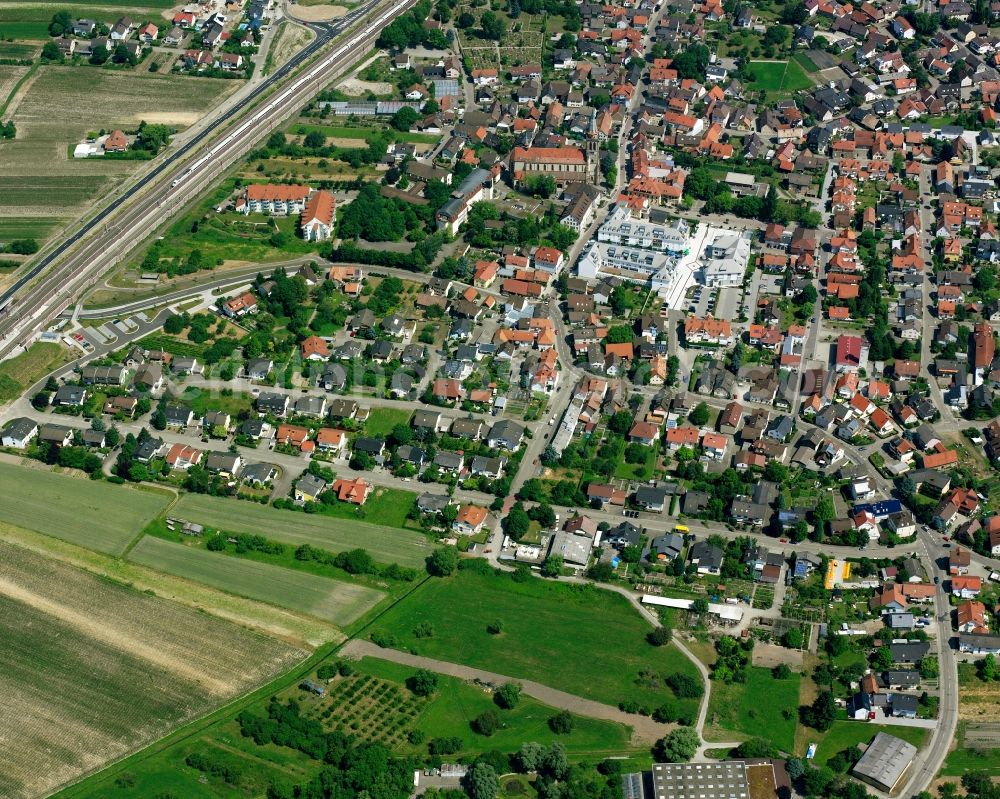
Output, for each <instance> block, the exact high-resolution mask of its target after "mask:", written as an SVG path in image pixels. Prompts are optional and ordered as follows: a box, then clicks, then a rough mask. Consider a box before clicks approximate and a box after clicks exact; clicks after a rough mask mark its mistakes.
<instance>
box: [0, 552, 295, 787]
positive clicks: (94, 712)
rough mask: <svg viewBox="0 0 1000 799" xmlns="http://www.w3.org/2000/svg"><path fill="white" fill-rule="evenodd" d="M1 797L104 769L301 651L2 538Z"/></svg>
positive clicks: (276, 670) (259, 680)
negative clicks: (112, 761)
mask: <svg viewBox="0 0 1000 799" xmlns="http://www.w3.org/2000/svg"><path fill="white" fill-rule="evenodd" d="M0 562H2V563H3V571H2V574H0V638H2V640H3V646H2V647H0V693H2V696H3V697H4V702H3V705H4V710H3V712H2V713H0V740H2V741H3V746H2V747H0V796H4V797H7V798H8V799H27V798H28V797H31V798H32V799H33V798H34V797H38V796H43V795H48V794H49V793H51V792H52V791H53V790H54V789H55V788H56V787H58V786H59V785H61V784H63V783H65V782H67V781H69V780H72V779H76V778H78V777H79V776H81V775H83V774H85V773H87V772H90V771H93V770H95V769H98V768H100V767H102V766H103V765H105V764H106V763H108V762H109V761H111V760H113V759H116V758H118V757H121V756H122V755H125V754H127V753H128V752H130V751H132V750H134V749H137V748H139V747H140V746H142V745H144V744H146V743H149V742H150V741H153V740H155V739H157V738H160V737H162V736H163V735H165V734H166V733H168V732H169V731H170V730H172V729H173V728H174V727H176V726H178V725H179V724H181V723H183V722H184V721H187V720H189V719H191V718H192V717H194V716H196V715H199V714H201V713H204V712H206V711H207V710H209V709H211V708H212V707H215V706H217V705H220V704H223V703H224V702H226V701H227V700H229V699H231V698H233V697H235V696H237V695H239V694H242V693H244V692H245V691H246V690H248V689H250V688H252V687H253V686H256V685H258V684H261V683H263V682H265V681H266V680H268V679H270V678H272V677H273V676H274V675H276V674H277V673H279V672H282V671H284V670H286V669H288V668H290V667H291V665H292V664H293V663H294V662H296V661H298V660H299V659H301V658H302V657H304V655H305V653H304V652H303V651H301V650H298V649H295V648H293V647H290V646H288V645H287V644H284V643H282V642H279V641H277V640H275V639H271V638H266V637H264V636H261V635H257V634H255V633H252V632H250V631H248V630H246V629H244V628H242V627H240V626H238V625H235V624H230V623H229V622H225V621H222V620H220V619H218V618H215V617H214V616H210V615H208V614H206V613H201V612H199V611H197V610H194V609H192V608H186V607H183V606H181V605H178V604H175V603H172V602H169V601H167V600H164V599H159V598H157V597H153V596H149V595H147V594H144V593H142V592H140V591H137V590H135V589H132V588H128V587H125V586H123V585H121V584H118V583H115V582H112V581H110V580H102V579H101V578H99V577H96V576H94V575H92V574H90V573H88V572H85V571H82V570H79V569H76V568H73V567H71V566H67V565H64V564H61V563H58V562H56V561H54V560H52V559H50V558H47V557H45V556H43V555H39V554H36V553H34V552H31V551H29V550H26V549H22V548H21V547H17V546H14V545H12V544H8V543H6V542H0Z"/></svg>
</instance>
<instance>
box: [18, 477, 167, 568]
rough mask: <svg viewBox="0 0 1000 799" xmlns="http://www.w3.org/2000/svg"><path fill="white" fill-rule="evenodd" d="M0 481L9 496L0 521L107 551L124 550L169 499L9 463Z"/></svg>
mask: <svg viewBox="0 0 1000 799" xmlns="http://www.w3.org/2000/svg"><path fill="white" fill-rule="evenodd" d="M0 485H2V486H3V487H4V490H5V492H6V494H7V497H8V499H7V500H5V501H4V502H0V521H4V522H9V523H10V524H15V525H17V526H19V527H27V528H28V529H29V530H35V531H36V532H39V533H45V534H46V535H51V536H54V537H55V538H61V539H63V540H64V541H70V542H71V543H74V544H79V545H80V546H82V547H87V548H88V549H94V550H97V551H98V552H106V553H108V554H110V555H120V554H121V553H122V552H124V551H125V548H126V547H127V546H128V544H129V542H130V541H131V540H132V539H133V538H135V536H136V535H138V534H139V531H140V530H142V529H143V528H144V527H145V526H146V525H147V524H149V522H150V521H151V520H152V519H153V518H154V517H155V516H157V515H158V514H159V513H160V512H161V511H162V510H163V509H164V508H165V507H166V505H167V502H168V497H167V495H166V494H163V493H154V492H152V491H142V490H136V489H131V488H126V487H124V486H116V485H111V484H110V483H104V482H95V481H93V480H88V479H84V478H80V477H71V476H69V475H65V474H56V473H55V472H50V471H47V470H45V469H37V468H27V467H21V466H13V465H11V464H9V463H0ZM10 497H16V500H11V499H9V498H10Z"/></svg>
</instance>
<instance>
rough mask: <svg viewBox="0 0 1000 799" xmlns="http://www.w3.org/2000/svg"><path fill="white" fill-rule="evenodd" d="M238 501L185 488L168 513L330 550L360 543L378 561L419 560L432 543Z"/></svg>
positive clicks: (409, 534)
mask: <svg viewBox="0 0 1000 799" xmlns="http://www.w3.org/2000/svg"><path fill="white" fill-rule="evenodd" d="M236 502H238V500H234V499H223V498H221V497H210V496H207V495H206V494H186V495H185V496H183V497H181V499H180V501H179V502H178V503H177V505H176V506H174V508H173V510H172V513H173V515H175V516H178V517H180V518H182V519H186V520H188V521H193V522H200V523H201V524H205V525H208V526H209V527H214V528H216V529H219V530H226V531H227V532H231V533H251V534H260V535H263V536H266V537H267V538H271V539H273V540H275V541H283V542H285V543H287V544H294V545H295V546H298V545H299V544H311V545H312V546H315V547H320V548H322V549H326V550H329V551H330V552H341V551H343V550H347V549H355V548H357V547H362V548H364V549H366V550H368V552H369V553H371V556H372V557H373V558H375V560H377V561H379V562H380V563H398V564H399V565H400V566H422V565H423V563H424V558H426V557H427V556H428V555H429V554H430V553H431V551H432V550H433V549H434V547H433V545H432V544H431V542H430V541H428V540H427V538H426V537H425V536H423V535H421V534H420V533H417V532H414V531H412V530H401V529H396V528H392V527H384V526H381V525H377V524H371V523H369V522H363V521H346V520H344V519H336V518H331V517H329V516H326V515H321V514H306V513H299V512H296V511H287V510H278V509H277V508H271V507H267V506H264V505H257V504H255V503H251V502H241V503H239V504H234V503H236Z"/></svg>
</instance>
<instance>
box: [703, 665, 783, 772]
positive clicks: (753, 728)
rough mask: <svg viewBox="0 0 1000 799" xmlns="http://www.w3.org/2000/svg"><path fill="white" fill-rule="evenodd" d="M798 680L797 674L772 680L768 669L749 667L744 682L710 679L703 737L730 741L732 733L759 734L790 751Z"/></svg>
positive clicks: (748, 735) (738, 734) (732, 737)
mask: <svg viewBox="0 0 1000 799" xmlns="http://www.w3.org/2000/svg"><path fill="white" fill-rule="evenodd" d="M800 681H801V678H800V676H799V675H798V674H792V676H791V677H789V678H788V679H785V680H776V679H775V678H774V677H772V676H771V671H770V670H769V669H763V668H759V667H752V668H750V669H749V672H748V676H747V681H746V683H743V684H740V683H734V684H733V685H726V684H725V683H719V682H713V683H712V691H711V697H710V699H709V704H708V715H707V716H706V720H705V726H706V737H707V739H708V740H723V741H731V740H733V739H734V736H733V735H732V733H736V734H737V736H736V737H739V736H741V735H742V736H745V737H747V738H753V737H757V736H760V737H763V738H767V739H768V740H769V741H772V742H773V743H774V745H775V746H777V747H778V748H779V749H780V750H782V751H783V752H792V751H793V750H794V746H795V725H796V723H797V721H798V711H797V710H796V708H797V707H798V704H799V683H800ZM786 711H787V714H786Z"/></svg>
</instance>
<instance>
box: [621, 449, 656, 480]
mask: <svg viewBox="0 0 1000 799" xmlns="http://www.w3.org/2000/svg"><path fill="white" fill-rule="evenodd" d="M656 452H657V449H656V447H648V448H647V449H646V460H644V461H643V462H642V463H628V462H626V461H625V459H624V458H622V460H621V461H619V462H618V464H617V465H616V466H615V477H617V478H619V479H621V480H635V479H637V478H638V479H645V478H648V477H649V475H651V474H652V473H653V466H654V465H655V464H656Z"/></svg>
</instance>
